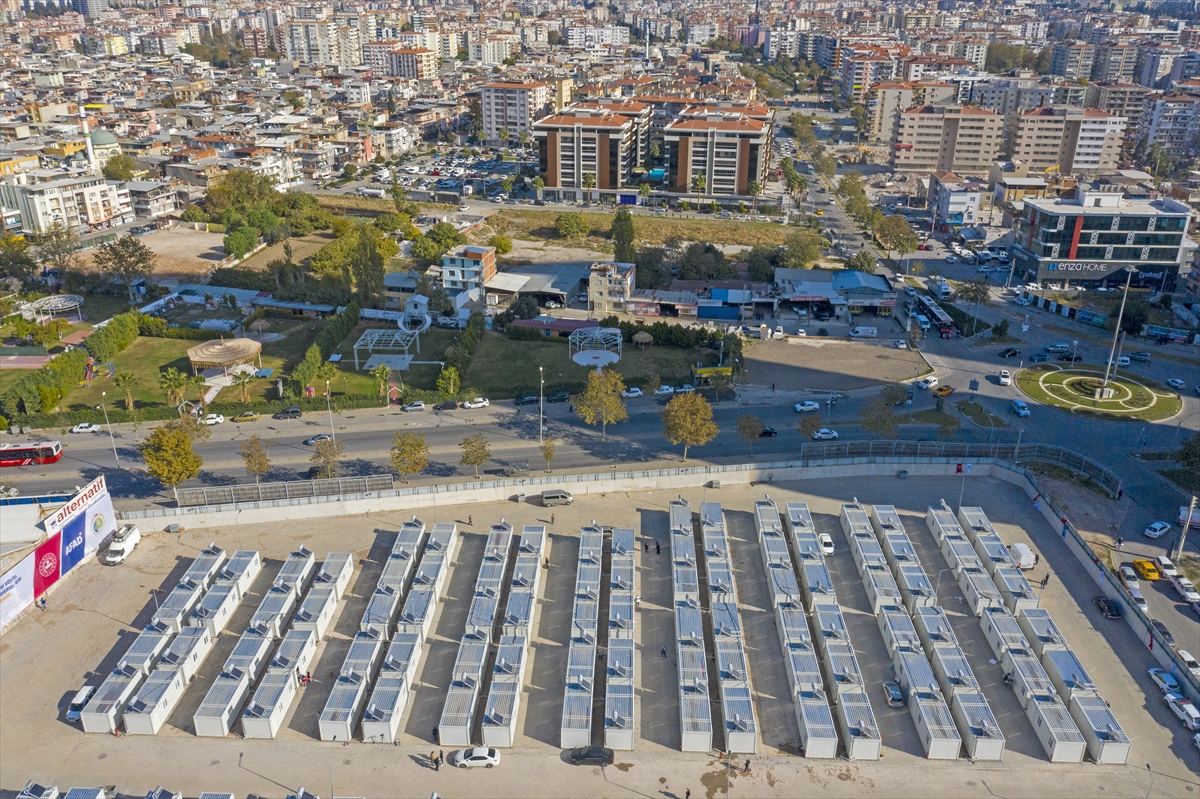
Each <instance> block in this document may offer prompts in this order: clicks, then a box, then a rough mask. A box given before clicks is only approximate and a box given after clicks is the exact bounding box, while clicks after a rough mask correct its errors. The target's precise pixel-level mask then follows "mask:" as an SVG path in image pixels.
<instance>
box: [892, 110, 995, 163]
mask: <svg viewBox="0 0 1200 799" xmlns="http://www.w3.org/2000/svg"><path fill="white" fill-rule="evenodd" d="M1003 129H1004V118H1003V117H1001V116H1000V115H999V114H996V113H994V112H992V111H988V110H987V109H985V108H980V107H978V106H971V105H947V106H935V105H924V106H917V107H915V108H910V109H909V110H907V111H904V112H902V113H901V114H900V119H899V124H898V125H897V127H896V134H895V136H894V137H893V139H892V142H893V145H892V167H893V168H894V169H899V170H903V171H906V172H956V173H958V174H974V175H979V174H984V173H986V172H987V170H988V168H989V167H991V165H992V163H993V162H994V161H995V160H996V157H997V156H998V155H999V153H1000V145H1001V143H1002V141H1003V135H1004V134H1003Z"/></svg>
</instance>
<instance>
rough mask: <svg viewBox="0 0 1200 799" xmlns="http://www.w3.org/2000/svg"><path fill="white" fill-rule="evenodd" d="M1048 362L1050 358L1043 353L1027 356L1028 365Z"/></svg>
mask: <svg viewBox="0 0 1200 799" xmlns="http://www.w3.org/2000/svg"><path fill="white" fill-rule="evenodd" d="M1048 360H1050V356H1049V355H1047V354H1046V353H1044V352H1035V353H1034V354H1033V355H1030V356H1029V362H1030V363H1041V362H1042V361H1048Z"/></svg>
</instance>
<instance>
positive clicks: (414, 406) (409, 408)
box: [402, 400, 425, 413]
mask: <svg viewBox="0 0 1200 799" xmlns="http://www.w3.org/2000/svg"><path fill="white" fill-rule="evenodd" d="M402 410H403V411H404V412H405V413H413V412H414V411H423V410H425V403H424V402H421V401H420V400H417V401H416V402H410V403H408V404H407V405H405V406H404V408H403V409H402Z"/></svg>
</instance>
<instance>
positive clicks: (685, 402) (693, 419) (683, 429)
mask: <svg viewBox="0 0 1200 799" xmlns="http://www.w3.org/2000/svg"><path fill="white" fill-rule="evenodd" d="M662 420H663V437H664V438H666V439H667V441H669V442H671V444H683V462H684V463H687V453H688V447H701V446H704V445H705V444H707V443H708V442H709V441H712V440H713V439H714V438H716V437H717V433H719V432H720V428H718V427H717V423H716V422H714V421H713V412H712V406H711V405H709V404H708V400H706V399H704V397H701V396H700V395H699V394H697V393H696V392H694V391H688V392H686V393H683V394H677V395H676V396H675V398H674V399H672V400H671V401H670V402H668V403H667V407H666V408H664V409H663V412H662Z"/></svg>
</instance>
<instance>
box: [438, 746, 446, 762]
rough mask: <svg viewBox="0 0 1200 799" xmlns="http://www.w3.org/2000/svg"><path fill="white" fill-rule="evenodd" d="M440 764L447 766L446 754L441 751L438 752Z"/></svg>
mask: <svg viewBox="0 0 1200 799" xmlns="http://www.w3.org/2000/svg"><path fill="white" fill-rule="evenodd" d="M438 764H439V765H442V766H444V765H446V753H445V752H443V751H442V750H441V749H439V750H438Z"/></svg>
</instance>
